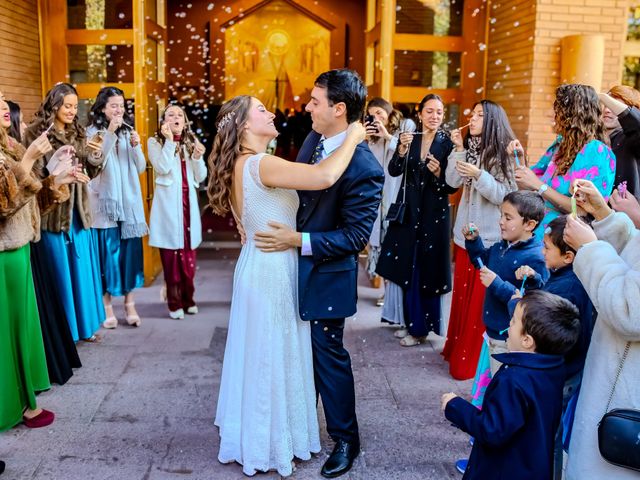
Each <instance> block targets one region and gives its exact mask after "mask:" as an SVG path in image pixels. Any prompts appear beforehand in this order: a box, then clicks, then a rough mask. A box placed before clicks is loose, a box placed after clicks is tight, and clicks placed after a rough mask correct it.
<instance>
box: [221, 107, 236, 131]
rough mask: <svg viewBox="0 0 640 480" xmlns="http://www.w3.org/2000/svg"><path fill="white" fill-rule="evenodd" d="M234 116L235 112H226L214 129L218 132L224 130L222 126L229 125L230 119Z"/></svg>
mask: <svg viewBox="0 0 640 480" xmlns="http://www.w3.org/2000/svg"><path fill="white" fill-rule="evenodd" d="M235 116H236V112H233V111H232V112H228V113H225V114H224V116H223V117H222V118H221V119H220V121H219V122H218V124H217V125H216V128H217V129H218V130H222V129H223V128H224V126H225V125H226V124H227V123H229V122H230V121H231V119H232V118H233V117H235Z"/></svg>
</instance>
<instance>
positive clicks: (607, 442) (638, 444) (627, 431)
mask: <svg viewBox="0 0 640 480" xmlns="http://www.w3.org/2000/svg"><path fill="white" fill-rule="evenodd" d="M630 347H631V342H627V345H626V347H625V349H624V353H623V354H622V360H620V366H619V367H618V373H617V374H616V379H615V381H614V382H613V388H612V389H611V395H610V396H609V402H607V409H606V412H607V413H605V414H604V416H603V417H602V419H601V420H600V423H598V449H599V450H600V455H602V458H604V459H605V460H606V461H607V462H609V463H612V464H613V465H617V466H618V467H623V468H629V469H631V470H637V471H640V410H633V409H625V408H616V409H613V410H611V411H610V410H609V406H610V405H611V400H612V399H613V393H614V392H615V390H616V383H618V378H620V373H621V372H622V366H623V365H624V361H625V360H626V358H627V355H628V354H629V348H630Z"/></svg>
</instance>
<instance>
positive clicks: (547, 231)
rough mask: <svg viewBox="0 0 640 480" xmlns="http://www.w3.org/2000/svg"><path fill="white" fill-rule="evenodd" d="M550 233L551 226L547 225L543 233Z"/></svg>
mask: <svg viewBox="0 0 640 480" xmlns="http://www.w3.org/2000/svg"><path fill="white" fill-rule="evenodd" d="M550 233H551V227H547V228H545V229H544V234H545V235H549V234H550Z"/></svg>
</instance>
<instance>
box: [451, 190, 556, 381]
mask: <svg viewBox="0 0 640 480" xmlns="http://www.w3.org/2000/svg"><path fill="white" fill-rule="evenodd" d="M500 211H501V215H500V233H501V235H502V241H500V242H498V243H496V244H494V245H493V246H491V247H490V248H485V247H484V245H483V243H482V239H481V238H480V236H479V232H478V228H477V227H476V226H475V225H473V224H470V225H469V226H467V227H464V228H463V230H462V233H463V235H464V237H465V239H466V241H465V246H466V249H467V252H468V254H469V258H470V259H471V262H473V263H475V264H476V265H477V266H479V267H480V280H481V281H482V284H483V285H484V286H485V287H487V292H486V294H485V297H484V306H483V317H482V319H483V321H484V325H485V327H486V329H487V335H488V336H489V352H490V354H491V355H493V354H495V353H504V352H506V351H507V345H506V339H507V335H506V331H507V329H508V328H509V319H510V315H509V309H508V308H507V305H508V303H509V300H510V299H511V297H512V296H513V294H514V293H515V292H516V289H517V287H516V286H515V285H516V283H518V282H517V280H516V276H515V272H516V270H517V269H518V268H519V267H521V266H522V265H529V266H531V267H532V268H533V269H534V270H536V271H537V272H540V274H541V276H542V279H543V281H546V279H547V278H548V272H547V269H546V267H545V263H544V257H543V256H542V242H541V241H540V240H538V239H537V238H536V237H535V236H534V235H533V231H534V230H535V228H536V227H537V226H538V224H539V223H540V222H541V221H542V218H543V217H544V212H545V205H544V200H543V199H542V197H541V196H540V195H539V194H538V193H536V192H524V191H518V192H511V193H509V194H507V195H506V196H505V197H504V200H503V202H502V205H501V206H500ZM478 259H480V262H478ZM499 367H500V363H499V362H498V361H497V360H495V359H494V358H493V356H492V357H491V374H492V375H495V373H496V372H497V371H498V368H499Z"/></svg>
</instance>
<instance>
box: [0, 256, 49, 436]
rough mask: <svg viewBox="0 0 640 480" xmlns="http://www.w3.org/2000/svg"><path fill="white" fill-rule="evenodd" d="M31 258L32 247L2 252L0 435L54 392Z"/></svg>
mask: <svg viewBox="0 0 640 480" xmlns="http://www.w3.org/2000/svg"><path fill="white" fill-rule="evenodd" d="M29 256H30V250H29V245H25V246H24V247H21V248H18V249H17V250H10V251H5V252H0V431H3V430H7V429H9V428H12V427H14V426H15V425H17V424H18V423H20V422H21V421H22V412H23V411H24V409H25V408H30V409H35V408H36V392H39V391H42V390H47V389H48V388H50V384H49V375H48V374H47V361H46V359H45V353H44V346H43V344H42V331H41V330H40V319H39V317H38V307H37V305H36V297H35V293H34V290H33V278H32V274H31V263H30V262H29Z"/></svg>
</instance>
